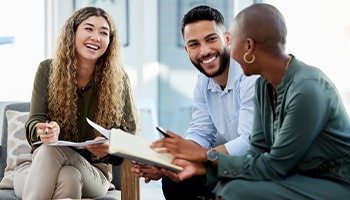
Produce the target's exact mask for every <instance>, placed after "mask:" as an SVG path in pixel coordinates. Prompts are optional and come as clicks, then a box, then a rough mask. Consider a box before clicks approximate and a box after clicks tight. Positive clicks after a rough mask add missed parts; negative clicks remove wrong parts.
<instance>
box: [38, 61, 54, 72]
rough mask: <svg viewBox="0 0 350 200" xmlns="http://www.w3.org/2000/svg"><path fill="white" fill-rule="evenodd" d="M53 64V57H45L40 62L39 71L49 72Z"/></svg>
mask: <svg viewBox="0 0 350 200" xmlns="http://www.w3.org/2000/svg"><path fill="white" fill-rule="evenodd" d="M51 65H52V59H45V60H43V61H41V62H40V65H39V67H38V71H40V72H49V71H50V68H51Z"/></svg>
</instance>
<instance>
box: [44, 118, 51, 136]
mask: <svg viewBox="0 0 350 200" xmlns="http://www.w3.org/2000/svg"><path fill="white" fill-rule="evenodd" d="M49 123H50V120H46V124H49ZM48 131H49V129H48V128H47V127H46V128H45V135H47V132H48Z"/></svg>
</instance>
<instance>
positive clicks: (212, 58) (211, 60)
mask: <svg viewBox="0 0 350 200" xmlns="http://www.w3.org/2000/svg"><path fill="white" fill-rule="evenodd" d="M215 58H216V57H211V58H210V59H208V60H203V61H202V62H203V63H204V64H208V63H210V62H213V61H214V60H215Z"/></svg>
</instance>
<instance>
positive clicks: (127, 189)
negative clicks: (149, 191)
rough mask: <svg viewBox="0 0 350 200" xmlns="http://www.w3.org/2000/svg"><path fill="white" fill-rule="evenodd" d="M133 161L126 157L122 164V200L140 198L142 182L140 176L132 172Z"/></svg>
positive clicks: (137, 199) (136, 199)
mask: <svg viewBox="0 0 350 200" xmlns="http://www.w3.org/2000/svg"><path fill="white" fill-rule="evenodd" d="M131 167H132V163H131V161H130V160H128V159H124V160H123V162H122V164H121V175H120V179H121V180H120V181H121V189H120V190H121V195H122V200H140V182H139V178H138V177H136V176H135V174H134V173H133V172H131V171H130V170H131Z"/></svg>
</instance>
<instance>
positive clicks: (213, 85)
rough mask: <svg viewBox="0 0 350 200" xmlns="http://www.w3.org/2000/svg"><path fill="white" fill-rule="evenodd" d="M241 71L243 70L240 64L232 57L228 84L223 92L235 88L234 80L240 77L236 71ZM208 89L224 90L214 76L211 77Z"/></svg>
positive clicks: (214, 90) (213, 90)
mask: <svg viewBox="0 0 350 200" xmlns="http://www.w3.org/2000/svg"><path fill="white" fill-rule="evenodd" d="M239 71H242V70H241V68H240V66H239V64H238V63H237V62H236V61H235V60H233V59H232V58H230V65H229V69H228V77H227V84H226V87H225V89H224V91H223V92H225V93H226V92H228V91H230V90H232V89H233V87H234V82H235V81H236V79H237V78H238V77H239V76H236V73H242V72H239ZM208 90H211V91H212V92H222V90H221V87H220V85H219V84H218V83H216V82H215V81H214V79H213V78H209V84H208Z"/></svg>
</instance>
